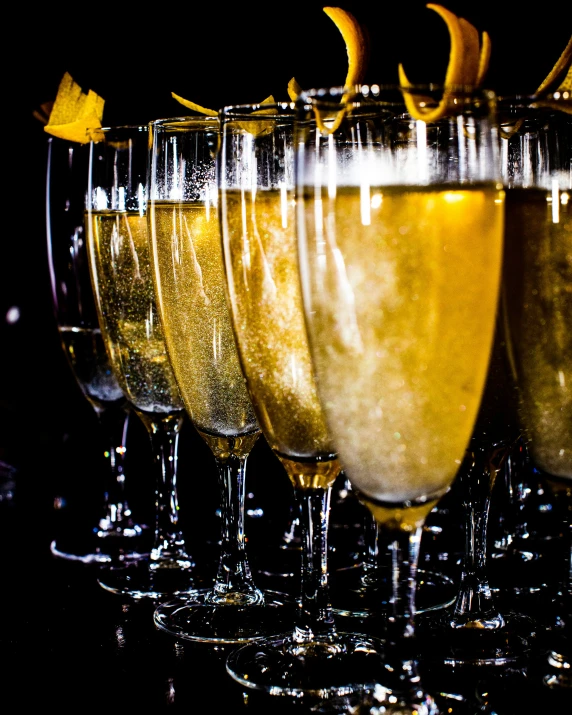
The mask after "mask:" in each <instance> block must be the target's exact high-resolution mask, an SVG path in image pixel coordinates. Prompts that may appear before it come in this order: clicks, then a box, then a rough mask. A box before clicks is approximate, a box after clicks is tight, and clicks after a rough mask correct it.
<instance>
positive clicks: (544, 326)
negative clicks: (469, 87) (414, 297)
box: [499, 90, 572, 690]
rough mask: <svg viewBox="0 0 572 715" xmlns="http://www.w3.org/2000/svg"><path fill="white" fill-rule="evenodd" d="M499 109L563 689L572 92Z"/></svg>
mask: <svg viewBox="0 0 572 715" xmlns="http://www.w3.org/2000/svg"><path fill="white" fill-rule="evenodd" d="M499 115H500V121H501V130H502V133H501V151H502V154H501V159H502V161H501V165H502V169H503V179H504V182H505V185H506V231H505V235H506V240H505V272H504V283H503V292H502V315H503V321H504V325H505V330H506V344H507V355H508V359H509V363H510V367H511V375H512V378H513V380H514V385H515V386H516V391H517V401H518V415H519V419H520V422H521V424H522V427H523V429H524V437H525V442H526V446H527V450H528V454H529V456H530V460H531V463H532V465H533V466H534V468H535V469H536V470H538V472H539V473H540V474H541V475H542V477H543V479H544V480H545V483H546V484H547V485H548V486H549V487H550V489H551V490H552V494H553V501H554V505H555V507H557V511H556V513H557V514H559V518H560V531H559V535H558V536H556V537H555V538H553V539H551V540H549V541H548V542H547V543H546V545H545V548H544V549H543V551H542V554H541V557H542V559H543V560H544V561H545V563H546V566H545V568H547V569H550V570H551V571H552V572H553V574H554V575H555V576H556V580H557V584H558V585H557V587H556V588H552V589H549V590H547V589H544V592H543V594H542V599H541V604H542V605H540V607H539V608H538V609H537V613H536V614H535V615H536V617H537V618H538V619H539V621H540V623H541V625H542V626H544V627H542V628H541V629H539V630H541V631H542V632H539V636H540V643H539V648H541V649H544V650H545V651H546V653H545V657H544V658H543V659H542V660H541V666H540V667H539V668H538V669H536V668H535V669H534V670H533V677H534V676H538V678H540V679H541V681H542V683H543V684H544V685H545V686H547V689H554V690H561V689H563V688H570V687H571V686H572V680H571V676H570V673H571V672H572V650H571V643H572V639H571V635H572V616H571V614H572V538H571V529H572V391H571V385H572V214H571V206H572V183H571V181H572V179H571V177H572V174H571V169H572V96H571V94H570V91H569V90H568V91H566V90H564V91H561V92H556V93H554V94H548V95H539V96H530V97H515V96H513V97H502V98H500V100H499Z"/></svg>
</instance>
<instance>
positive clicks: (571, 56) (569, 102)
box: [500, 37, 572, 139]
mask: <svg viewBox="0 0 572 715" xmlns="http://www.w3.org/2000/svg"><path fill="white" fill-rule="evenodd" d="M557 93H558V94H559V95H560V96H558V97H557V96H555V95H556V94H557ZM535 94H536V95H537V97H538V99H537V100H536V101H535V102H534V106H535V107H547V108H551V109H556V110H558V111H562V112H565V113H566V114H572V37H571V38H570V40H568V44H567V45H566V47H565V48H564V51H563V52H562V54H561V55H560V57H559V58H558V59H557V61H556V64H555V65H554V67H553V68H552V69H551V70H550V72H549V73H548V75H547V76H546V78H545V79H544V80H543V81H542V82H541V83H540V85H539V87H538V89H537V90H536V93H535ZM523 122H524V119H523V118H520V119H518V120H517V121H515V122H513V123H509V122H505V123H502V124H501V128H500V134H501V137H502V138H503V139H510V138H511V137H512V136H513V135H514V134H516V133H517V132H518V131H519V129H520V128H521V126H522V124H523Z"/></svg>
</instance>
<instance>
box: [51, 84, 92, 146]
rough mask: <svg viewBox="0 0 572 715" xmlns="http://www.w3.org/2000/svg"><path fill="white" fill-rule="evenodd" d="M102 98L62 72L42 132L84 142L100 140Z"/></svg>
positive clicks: (80, 142)
mask: <svg viewBox="0 0 572 715" xmlns="http://www.w3.org/2000/svg"><path fill="white" fill-rule="evenodd" d="M104 104H105V100H104V99H102V98H101V97H100V96H99V95H98V94H96V93H95V92H94V91H93V90H91V89H90V90H89V91H88V92H87V94H86V93H85V92H83V91H82V89H81V87H80V86H79V84H77V83H76V82H74V80H73V78H72V76H71V75H70V74H69V72H66V73H65V74H64V76H63V78H62V80H61V82H60V84H59V87H58V92H57V95H56V98H55V100H54V104H53V106H52V110H51V112H50V116H49V119H48V123H47V124H46V125H45V127H44V131H45V132H47V133H48V134H52V135H53V136H55V137H59V138H60V139H67V140H68V141H73V142H78V143H79V144H87V143H88V142H90V141H95V142H98V141H101V140H102V139H103V132H102V131H101V126H102V125H101V120H102V118H103V107H104Z"/></svg>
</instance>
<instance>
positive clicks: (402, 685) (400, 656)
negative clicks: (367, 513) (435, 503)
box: [381, 526, 422, 692]
mask: <svg viewBox="0 0 572 715" xmlns="http://www.w3.org/2000/svg"><path fill="white" fill-rule="evenodd" d="M381 533H384V535H385V536H387V537H388V538H389V551H390V554H391V577H392V595H391V599H390V608H389V615H388V618H387V622H386V625H385V628H386V635H385V638H386V643H385V648H384V662H385V667H386V672H387V673H391V674H392V676H391V677H393V678H395V679H396V680H395V683H390V686H391V690H393V691H397V692H406V691H409V690H410V689H411V688H412V687H413V686H414V683H416V682H417V681H418V679H419V676H418V674H417V667H418V666H417V660H416V657H415V653H416V647H415V625H414V616H415V589H416V583H417V563H418V560H419V546H420V543H421V534H422V527H421V526H419V527H418V528H416V529H414V530H412V531H408V530H405V529H400V528H399V527H396V528H393V529H391V530H389V531H386V530H383V527H382V532H381Z"/></svg>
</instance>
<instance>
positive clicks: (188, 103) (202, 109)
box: [171, 92, 218, 117]
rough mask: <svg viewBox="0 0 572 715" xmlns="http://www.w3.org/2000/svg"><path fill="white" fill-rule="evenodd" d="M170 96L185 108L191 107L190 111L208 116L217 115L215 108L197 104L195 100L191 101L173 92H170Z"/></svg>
mask: <svg viewBox="0 0 572 715" xmlns="http://www.w3.org/2000/svg"><path fill="white" fill-rule="evenodd" d="M171 97H173V99H176V100H177V102H179V104H182V105H183V107H186V108H187V109H192V111H193V112H197V114H206V115H207V116H208V117H216V116H217V115H218V112H217V111H216V110H214V109H207V108H206V107H201V105H200V104H197V103H196V102H191V101H190V100H188V99H184V98H183V97H180V96H179V95H178V94H175V93H174V92H171Z"/></svg>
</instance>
